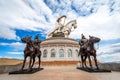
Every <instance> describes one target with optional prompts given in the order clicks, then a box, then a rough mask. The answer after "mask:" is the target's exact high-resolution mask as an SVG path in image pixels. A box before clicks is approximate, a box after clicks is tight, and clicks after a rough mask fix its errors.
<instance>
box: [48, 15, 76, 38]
mask: <svg viewBox="0 0 120 80" xmlns="http://www.w3.org/2000/svg"><path fill="white" fill-rule="evenodd" d="M66 18H67V17H66V16H65V15H63V16H61V17H59V18H58V19H57V21H56V22H57V26H56V27H55V28H54V29H53V30H51V31H50V32H49V33H48V35H47V38H50V37H65V38H68V36H69V35H70V33H71V32H72V31H74V29H76V28H77V22H76V20H71V21H69V22H68V23H66V22H65V21H66Z"/></svg>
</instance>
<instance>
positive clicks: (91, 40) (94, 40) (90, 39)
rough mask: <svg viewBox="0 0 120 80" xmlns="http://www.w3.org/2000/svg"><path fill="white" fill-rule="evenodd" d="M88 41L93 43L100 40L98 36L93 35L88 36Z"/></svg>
mask: <svg viewBox="0 0 120 80" xmlns="http://www.w3.org/2000/svg"><path fill="white" fill-rule="evenodd" d="M89 41H90V42H93V43H97V42H99V41H100V38H98V37H94V36H89Z"/></svg>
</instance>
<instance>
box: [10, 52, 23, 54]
mask: <svg viewBox="0 0 120 80" xmlns="http://www.w3.org/2000/svg"><path fill="white" fill-rule="evenodd" d="M8 54H23V52H8Z"/></svg>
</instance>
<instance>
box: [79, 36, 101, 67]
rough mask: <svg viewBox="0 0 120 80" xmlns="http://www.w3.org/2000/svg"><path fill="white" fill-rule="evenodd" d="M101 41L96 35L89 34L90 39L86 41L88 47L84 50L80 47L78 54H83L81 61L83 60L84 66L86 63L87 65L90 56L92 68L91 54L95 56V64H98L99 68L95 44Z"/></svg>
mask: <svg viewBox="0 0 120 80" xmlns="http://www.w3.org/2000/svg"><path fill="white" fill-rule="evenodd" d="M99 41H100V38H97V37H94V36H89V39H88V41H87V42H86V43H85V45H86V46H87V47H86V49H85V50H82V49H81V48H80V50H79V54H78V56H79V55H81V62H82V67H83V68H84V65H85V66H86V59H87V57H88V60H89V65H90V67H91V69H92V63H91V58H90V56H93V57H94V61H95V65H96V67H97V69H99V67H98V64H97V58H96V50H95V48H94V44H95V43H97V42H99ZM86 67H87V66H86Z"/></svg>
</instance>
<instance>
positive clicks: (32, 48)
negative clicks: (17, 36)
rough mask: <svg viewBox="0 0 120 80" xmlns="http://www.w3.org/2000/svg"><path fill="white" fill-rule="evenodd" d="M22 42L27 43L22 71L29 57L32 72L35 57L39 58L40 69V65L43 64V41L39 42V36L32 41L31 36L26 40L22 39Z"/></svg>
mask: <svg viewBox="0 0 120 80" xmlns="http://www.w3.org/2000/svg"><path fill="white" fill-rule="evenodd" d="M21 40H22V42H25V43H26V47H25V49H24V61H23V66H22V70H23V68H24V66H25V62H26V58H27V57H30V62H29V69H30V70H32V67H33V65H34V62H35V57H38V60H39V67H38V68H39V69H40V63H41V51H40V43H41V41H40V40H39V37H38V35H36V37H35V39H34V40H32V39H31V36H26V37H25V38H22V39H21Z"/></svg>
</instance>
